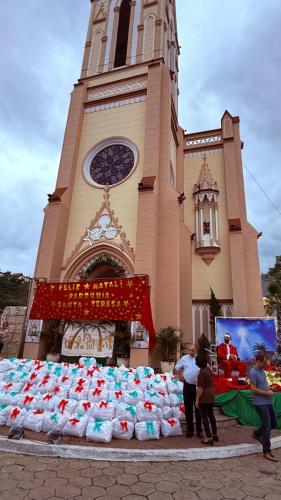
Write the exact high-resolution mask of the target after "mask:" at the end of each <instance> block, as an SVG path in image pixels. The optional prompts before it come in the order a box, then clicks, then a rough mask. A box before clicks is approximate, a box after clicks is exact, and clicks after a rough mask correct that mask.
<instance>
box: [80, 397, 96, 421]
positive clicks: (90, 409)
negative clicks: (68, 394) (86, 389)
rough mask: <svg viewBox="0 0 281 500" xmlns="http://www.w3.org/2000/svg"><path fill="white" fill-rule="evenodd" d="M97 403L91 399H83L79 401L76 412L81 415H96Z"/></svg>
mask: <svg viewBox="0 0 281 500" xmlns="http://www.w3.org/2000/svg"><path fill="white" fill-rule="evenodd" d="M94 409H95V403H92V402H91V401H86V400H82V401H79V403H78V405H77V408H76V413H78V414H79V415H87V416H88V417H89V418H90V417H93V416H94Z"/></svg>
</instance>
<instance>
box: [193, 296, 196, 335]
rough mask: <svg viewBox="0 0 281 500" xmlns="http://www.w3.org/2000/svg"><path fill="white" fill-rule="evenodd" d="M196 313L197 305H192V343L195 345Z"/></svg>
mask: <svg viewBox="0 0 281 500" xmlns="http://www.w3.org/2000/svg"><path fill="white" fill-rule="evenodd" d="M195 311H196V305H195V304H192V343H193V344H195Z"/></svg>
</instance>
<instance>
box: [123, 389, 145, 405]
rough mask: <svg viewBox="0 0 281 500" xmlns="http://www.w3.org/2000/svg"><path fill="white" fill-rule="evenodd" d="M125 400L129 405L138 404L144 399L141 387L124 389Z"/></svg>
mask: <svg viewBox="0 0 281 500" xmlns="http://www.w3.org/2000/svg"><path fill="white" fill-rule="evenodd" d="M123 400H124V403H127V404H128V405H132V406H136V404H137V403H139V402H140V401H143V391H141V390H140V389H134V390H133V391H124V395H123Z"/></svg>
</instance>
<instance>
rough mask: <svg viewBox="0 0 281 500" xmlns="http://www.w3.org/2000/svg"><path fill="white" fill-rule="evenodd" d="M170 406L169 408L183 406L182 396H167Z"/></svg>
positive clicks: (172, 394)
mask: <svg viewBox="0 0 281 500" xmlns="http://www.w3.org/2000/svg"><path fill="white" fill-rule="evenodd" d="M169 399H170V404H171V406H181V405H183V404H184V401H183V394H174V393H171V394H169Z"/></svg>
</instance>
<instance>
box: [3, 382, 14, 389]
mask: <svg viewBox="0 0 281 500" xmlns="http://www.w3.org/2000/svg"><path fill="white" fill-rule="evenodd" d="M10 387H13V384H12V382H10V383H9V384H6V385H4V387H3V389H4V391H6V390H7V389H9V388H10Z"/></svg>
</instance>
